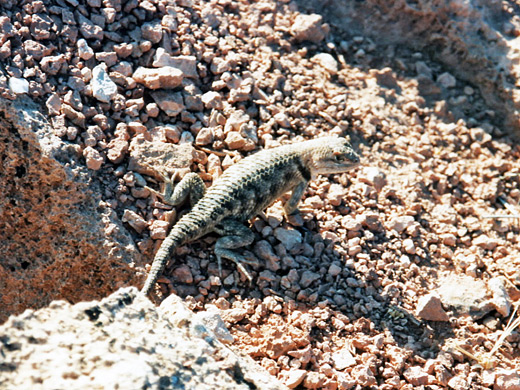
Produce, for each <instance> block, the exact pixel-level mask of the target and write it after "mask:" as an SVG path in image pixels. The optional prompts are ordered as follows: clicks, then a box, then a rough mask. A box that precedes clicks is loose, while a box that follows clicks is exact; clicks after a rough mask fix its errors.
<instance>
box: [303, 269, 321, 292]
mask: <svg viewBox="0 0 520 390" xmlns="http://www.w3.org/2000/svg"><path fill="white" fill-rule="evenodd" d="M320 278H321V275H320V274H317V273H316V272H312V271H309V270H306V271H303V273H302V276H301V278H300V286H301V287H302V288H307V287H309V286H310V285H311V284H312V283H313V282H315V281H316V280H318V279H320Z"/></svg>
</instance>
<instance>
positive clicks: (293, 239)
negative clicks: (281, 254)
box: [274, 227, 303, 251]
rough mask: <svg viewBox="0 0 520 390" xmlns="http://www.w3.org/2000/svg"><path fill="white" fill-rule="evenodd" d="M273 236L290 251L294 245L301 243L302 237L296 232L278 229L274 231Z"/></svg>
mask: <svg viewBox="0 0 520 390" xmlns="http://www.w3.org/2000/svg"><path fill="white" fill-rule="evenodd" d="M274 236H275V237H276V238H277V239H278V240H279V241H280V242H281V243H282V244H283V246H284V247H285V248H286V249H287V250H288V251H290V250H291V249H293V248H294V247H295V246H296V245H298V244H301V243H302V240H303V239H302V235H301V233H300V232H299V231H298V230H294V229H286V228H281V227H278V228H276V229H274Z"/></svg>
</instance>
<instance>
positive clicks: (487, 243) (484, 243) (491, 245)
mask: <svg viewBox="0 0 520 390" xmlns="http://www.w3.org/2000/svg"><path fill="white" fill-rule="evenodd" d="M472 244H473V245H477V246H479V247H481V248H484V249H488V250H493V249H495V248H496V247H497V246H498V241H497V240H496V239H494V238H491V237H489V236H488V235H486V234H481V235H480V236H478V237H475V238H474V239H473V241H472Z"/></svg>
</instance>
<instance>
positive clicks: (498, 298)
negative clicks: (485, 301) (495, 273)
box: [487, 277, 511, 317]
mask: <svg viewBox="0 0 520 390" xmlns="http://www.w3.org/2000/svg"><path fill="white" fill-rule="evenodd" d="M487 285H488V288H489V290H490V291H491V293H492V294H493V297H492V299H491V302H492V304H493V305H494V306H495V308H496V310H497V312H498V313H500V315H501V316H504V317H507V316H509V313H510V312H511V298H510V297H509V294H508V293H507V290H506V286H505V282H504V279H503V278H502V277H494V278H491V279H489V280H488V283H487Z"/></svg>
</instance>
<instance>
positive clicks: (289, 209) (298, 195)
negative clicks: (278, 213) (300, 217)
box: [283, 180, 309, 215]
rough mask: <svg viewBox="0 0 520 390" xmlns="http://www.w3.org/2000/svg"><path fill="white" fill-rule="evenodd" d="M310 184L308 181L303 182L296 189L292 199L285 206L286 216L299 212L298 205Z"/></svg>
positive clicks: (293, 191)
mask: <svg viewBox="0 0 520 390" xmlns="http://www.w3.org/2000/svg"><path fill="white" fill-rule="evenodd" d="M308 184H309V182H308V181H307V180H303V181H301V182H300V183H299V184H298V185H297V186H296V187H294V189H293V190H292V193H291V197H290V198H289V200H288V201H287V202H285V204H284V205H283V208H284V210H285V215H291V214H293V213H294V212H295V211H296V210H297V208H298V203H300V200H301V199H302V196H303V193H304V192H305V189H306V188H307V185H308Z"/></svg>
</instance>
